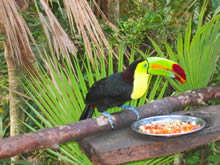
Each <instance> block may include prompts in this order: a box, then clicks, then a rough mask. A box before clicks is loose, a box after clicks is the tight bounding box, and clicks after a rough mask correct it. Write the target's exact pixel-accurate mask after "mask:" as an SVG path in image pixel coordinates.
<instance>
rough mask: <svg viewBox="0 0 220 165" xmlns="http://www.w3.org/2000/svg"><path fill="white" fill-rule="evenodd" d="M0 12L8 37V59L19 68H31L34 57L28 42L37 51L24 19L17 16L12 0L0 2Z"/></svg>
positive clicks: (1, 0)
mask: <svg viewBox="0 0 220 165" xmlns="http://www.w3.org/2000/svg"><path fill="white" fill-rule="evenodd" d="M0 11H1V15H2V17H1V18H2V22H3V25H4V28H5V32H6V35H7V37H8V40H7V41H8V46H9V50H10V57H11V58H12V60H13V61H14V63H15V64H17V65H19V66H21V65H23V64H25V65H26V66H29V67H31V66H33V63H34V61H35V55H34V53H33V51H32V48H31V44H30V42H31V41H32V42H33V43H34V46H35V47H36V48H37V50H38V53H40V52H39V49H38V47H37V45H36V43H35V41H34V39H33V37H32V35H31V32H30V30H29V28H28V26H27V24H26V23H25V21H24V19H23V18H22V17H21V16H20V15H19V13H18V11H17V8H16V3H15V1H14V0H0Z"/></svg>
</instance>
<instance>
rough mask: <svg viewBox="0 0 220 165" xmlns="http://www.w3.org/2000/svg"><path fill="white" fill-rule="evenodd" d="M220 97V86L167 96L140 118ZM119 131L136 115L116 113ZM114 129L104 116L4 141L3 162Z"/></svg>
mask: <svg viewBox="0 0 220 165" xmlns="http://www.w3.org/2000/svg"><path fill="white" fill-rule="evenodd" d="M217 98H220V86H213V87H208V88H202V89H198V90H193V91H187V92H185V93H183V94H180V95H178V96H172V97H167V98H164V99H162V100H158V101H154V102H151V103H149V104H145V105H144V106H141V107H138V108H137V110H138V111H139V112H140V118H144V117H147V116H153V115H158V114H161V115H162V114H169V113H172V112H174V111H178V110H181V109H183V108H184V107H186V106H188V105H201V104H204V103H205V102H206V101H208V100H213V99H217ZM112 118H113V120H114V123H115V129H116V128H121V127H125V126H128V125H130V124H131V122H133V121H135V120H136V115H135V114H134V113H133V112H131V111H129V110H124V111H122V112H118V113H114V114H112ZM106 130H111V126H110V124H109V122H108V119H107V118H106V117H104V116H100V117H98V118H93V119H88V120H83V121H80V122H76V123H72V124H69V125H65V126H60V127H54V128H48V129H43V130H39V131H36V132H34V133H28V134H24V135H20V136H15V137H9V138H5V139H2V140H0V159H3V158H7V157H11V156H14V155H17V154H21V153H27V152H31V151H34V150H39V149H43V148H54V149H58V148H59V144H62V143H65V142H69V141H79V140H82V138H84V137H87V136H89V135H92V134H95V133H97V132H101V131H106Z"/></svg>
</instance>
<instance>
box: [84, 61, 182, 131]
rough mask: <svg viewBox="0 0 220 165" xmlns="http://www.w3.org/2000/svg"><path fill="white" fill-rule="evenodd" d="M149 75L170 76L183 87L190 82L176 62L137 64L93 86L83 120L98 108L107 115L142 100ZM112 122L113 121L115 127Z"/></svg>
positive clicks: (141, 62) (134, 63) (140, 62)
mask: <svg viewBox="0 0 220 165" xmlns="http://www.w3.org/2000/svg"><path fill="white" fill-rule="evenodd" d="M149 75H162V76H168V77H171V78H174V79H177V80H178V81H180V82H181V83H184V82H185V80H186V75H185V72H184V70H183V69H182V68H181V66H180V65H179V64H177V63H176V62H173V61H170V60H167V59H165V58H159V57H150V58H147V59H146V60H144V59H141V60H137V61H134V62H133V63H132V64H131V65H129V67H128V68H127V69H126V70H125V71H123V72H119V73H115V74H112V75H111V76H108V77H105V78H103V79H101V80H99V81H97V82H95V83H94V84H93V85H92V87H91V88H90V89H89V90H88V93H87V96H86V99H85V103H86V107H85V109H84V111H83V113H82V115H81V117H80V120H84V119H87V118H91V117H92V114H93V112H94V108H95V107H96V108H97V109H98V111H99V112H104V111H106V110H107V109H108V108H111V107H115V106H122V105H123V104H124V103H125V102H126V101H129V100H131V99H138V98H140V97H142V96H143V95H144V93H145V92H146V89H147V86H148V84H147V83H148V78H149ZM124 108H126V109H127V107H124ZM128 109H129V108H128ZM130 109H131V110H132V108H130ZM133 110H135V109H134V108H133ZM134 112H135V111H134ZM135 113H136V114H137V111H136V112H135ZM137 115H138V114H137ZM108 117H109V116H108ZM112 122H113V121H112V119H111V118H110V123H111V125H112V127H113V123H112Z"/></svg>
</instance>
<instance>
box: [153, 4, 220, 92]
mask: <svg viewBox="0 0 220 165" xmlns="http://www.w3.org/2000/svg"><path fill="white" fill-rule="evenodd" d="M204 8H205V6H203V9H202V11H203V12H201V14H200V21H199V22H202V18H203V14H204V11H205V10H204ZM191 25H192V22H191V19H190V20H189V23H188V26H187V29H186V32H185V36H184V38H183V37H182V36H181V35H179V36H178V40H177V47H176V52H177V55H176V54H175V53H174V52H173V51H172V49H171V46H169V44H168V43H165V47H166V50H167V54H168V56H169V57H170V59H172V60H174V61H177V62H178V63H180V65H181V66H182V67H183V68H184V70H185V72H186V83H184V84H180V83H178V82H176V81H173V80H171V79H169V81H170V83H171V84H172V85H173V86H174V87H175V88H176V89H177V90H178V91H179V92H183V91H186V90H190V89H197V88H203V87H206V86H207V85H208V83H209V82H210V80H211V79H212V76H213V73H214V72H215V70H216V64H217V59H218V58H219V51H220V47H219V45H220V33H219V31H220V15H217V16H215V17H214V18H213V19H212V20H211V21H210V22H209V23H208V24H206V25H204V26H201V23H199V24H198V28H197V31H196V32H195V35H194V36H192V34H191V33H192V29H191ZM150 40H151V42H152V45H153V46H154V48H155V50H156V51H157V53H158V55H159V56H162V57H164V56H165V53H164V52H163V51H162V50H161V49H160V48H159V46H158V45H157V44H156V42H154V41H153V40H152V39H150Z"/></svg>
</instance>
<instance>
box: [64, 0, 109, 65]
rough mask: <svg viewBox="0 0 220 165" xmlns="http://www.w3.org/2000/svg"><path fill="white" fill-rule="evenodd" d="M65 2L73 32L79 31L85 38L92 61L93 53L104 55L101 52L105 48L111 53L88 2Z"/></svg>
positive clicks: (77, 0)
mask: <svg viewBox="0 0 220 165" xmlns="http://www.w3.org/2000/svg"><path fill="white" fill-rule="evenodd" d="M63 2H64V6H65V9H66V12H67V16H68V19H69V22H70V23H71V28H72V30H73V32H76V31H78V33H79V34H80V35H81V37H82V38H83V41H84V44H85V47H86V50H87V52H88V55H89V58H90V60H91V61H93V52H97V54H96V55H103V53H102V52H101V51H100V50H103V48H107V50H108V51H111V50H110V45H109V43H108V41H107V39H106V37H105V35H104V33H103V31H102V29H101V26H100V24H99V23H98V21H97V19H96V17H95V15H94V13H93V11H92V9H91V8H90V6H89V4H88V2H87V1H86V0H64V1H63ZM75 27H76V28H75ZM94 49H95V51H94Z"/></svg>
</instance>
